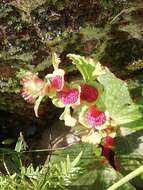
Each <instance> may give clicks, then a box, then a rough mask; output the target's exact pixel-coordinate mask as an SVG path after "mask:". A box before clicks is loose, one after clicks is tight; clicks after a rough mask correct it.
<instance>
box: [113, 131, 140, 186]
mask: <svg viewBox="0 0 143 190" xmlns="http://www.w3.org/2000/svg"><path fill="white" fill-rule="evenodd" d="M115 160H116V165H117V167H118V170H119V171H120V172H121V173H122V174H123V175H127V174H128V173H130V172H132V171H134V170H135V169H137V168H138V167H140V166H142V165H143V130H140V131H136V132H132V133H129V134H127V135H126V136H118V137H117V139H116V150H115ZM132 183H133V184H134V185H135V186H137V187H140V188H141V187H142V188H143V174H141V175H139V176H138V177H136V178H134V179H133V180H132Z"/></svg>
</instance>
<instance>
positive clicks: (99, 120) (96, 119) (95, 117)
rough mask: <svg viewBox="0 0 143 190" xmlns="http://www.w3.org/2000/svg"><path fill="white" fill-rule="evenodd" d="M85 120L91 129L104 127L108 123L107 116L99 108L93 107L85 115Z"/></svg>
mask: <svg viewBox="0 0 143 190" xmlns="http://www.w3.org/2000/svg"><path fill="white" fill-rule="evenodd" d="M85 120H86V121H87V123H88V124H89V125H91V127H93V128H95V127H96V126H100V125H103V124H104V123H105V122H106V115H105V113H104V112H102V111H100V110H99V109H98V108H97V107H95V106H92V107H90V108H89V109H88V111H87V112H86V113H85Z"/></svg>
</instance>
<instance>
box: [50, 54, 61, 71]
mask: <svg viewBox="0 0 143 190" xmlns="http://www.w3.org/2000/svg"><path fill="white" fill-rule="evenodd" d="M60 62H61V60H60V58H59V57H58V56H57V54H56V53H52V64H53V67H54V69H55V70H56V69H58V68H59V64H60Z"/></svg>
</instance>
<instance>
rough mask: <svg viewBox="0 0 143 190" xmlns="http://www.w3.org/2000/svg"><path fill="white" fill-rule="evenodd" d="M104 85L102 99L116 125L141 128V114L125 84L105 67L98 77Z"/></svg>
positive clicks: (142, 122)
mask: <svg viewBox="0 0 143 190" xmlns="http://www.w3.org/2000/svg"><path fill="white" fill-rule="evenodd" d="M98 81H99V82H100V83H101V84H102V85H103V86H104V93H103V94H102V95H101V99H102V101H103V102H104V103H105V107H106V109H107V110H108V112H109V114H110V116H111V118H112V119H113V121H114V122H115V124H116V125H117V126H122V127H129V128H134V129H140V128H143V116H142V113H141V112H140V111H139V108H138V106H137V105H135V104H134V103H133V101H132V99H131V97H130V94H129V90H128V87H127V84H126V83H125V82H124V81H122V80H120V79H118V78H117V77H116V76H115V75H114V74H113V73H111V72H110V71H109V70H108V69H106V74H104V75H101V76H99V77H98Z"/></svg>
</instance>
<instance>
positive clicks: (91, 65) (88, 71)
mask: <svg viewBox="0 0 143 190" xmlns="http://www.w3.org/2000/svg"><path fill="white" fill-rule="evenodd" d="M68 57H69V58H70V59H71V60H72V61H73V64H75V65H76V67H77V69H78V70H79V71H80V73H81V74H82V76H83V79H84V80H85V81H92V80H93V72H94V71H95V69H96V63H95V62H94V61H93V59H85V58H84V57H82V56H80V55H75V54H68Z"/></svg>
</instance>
